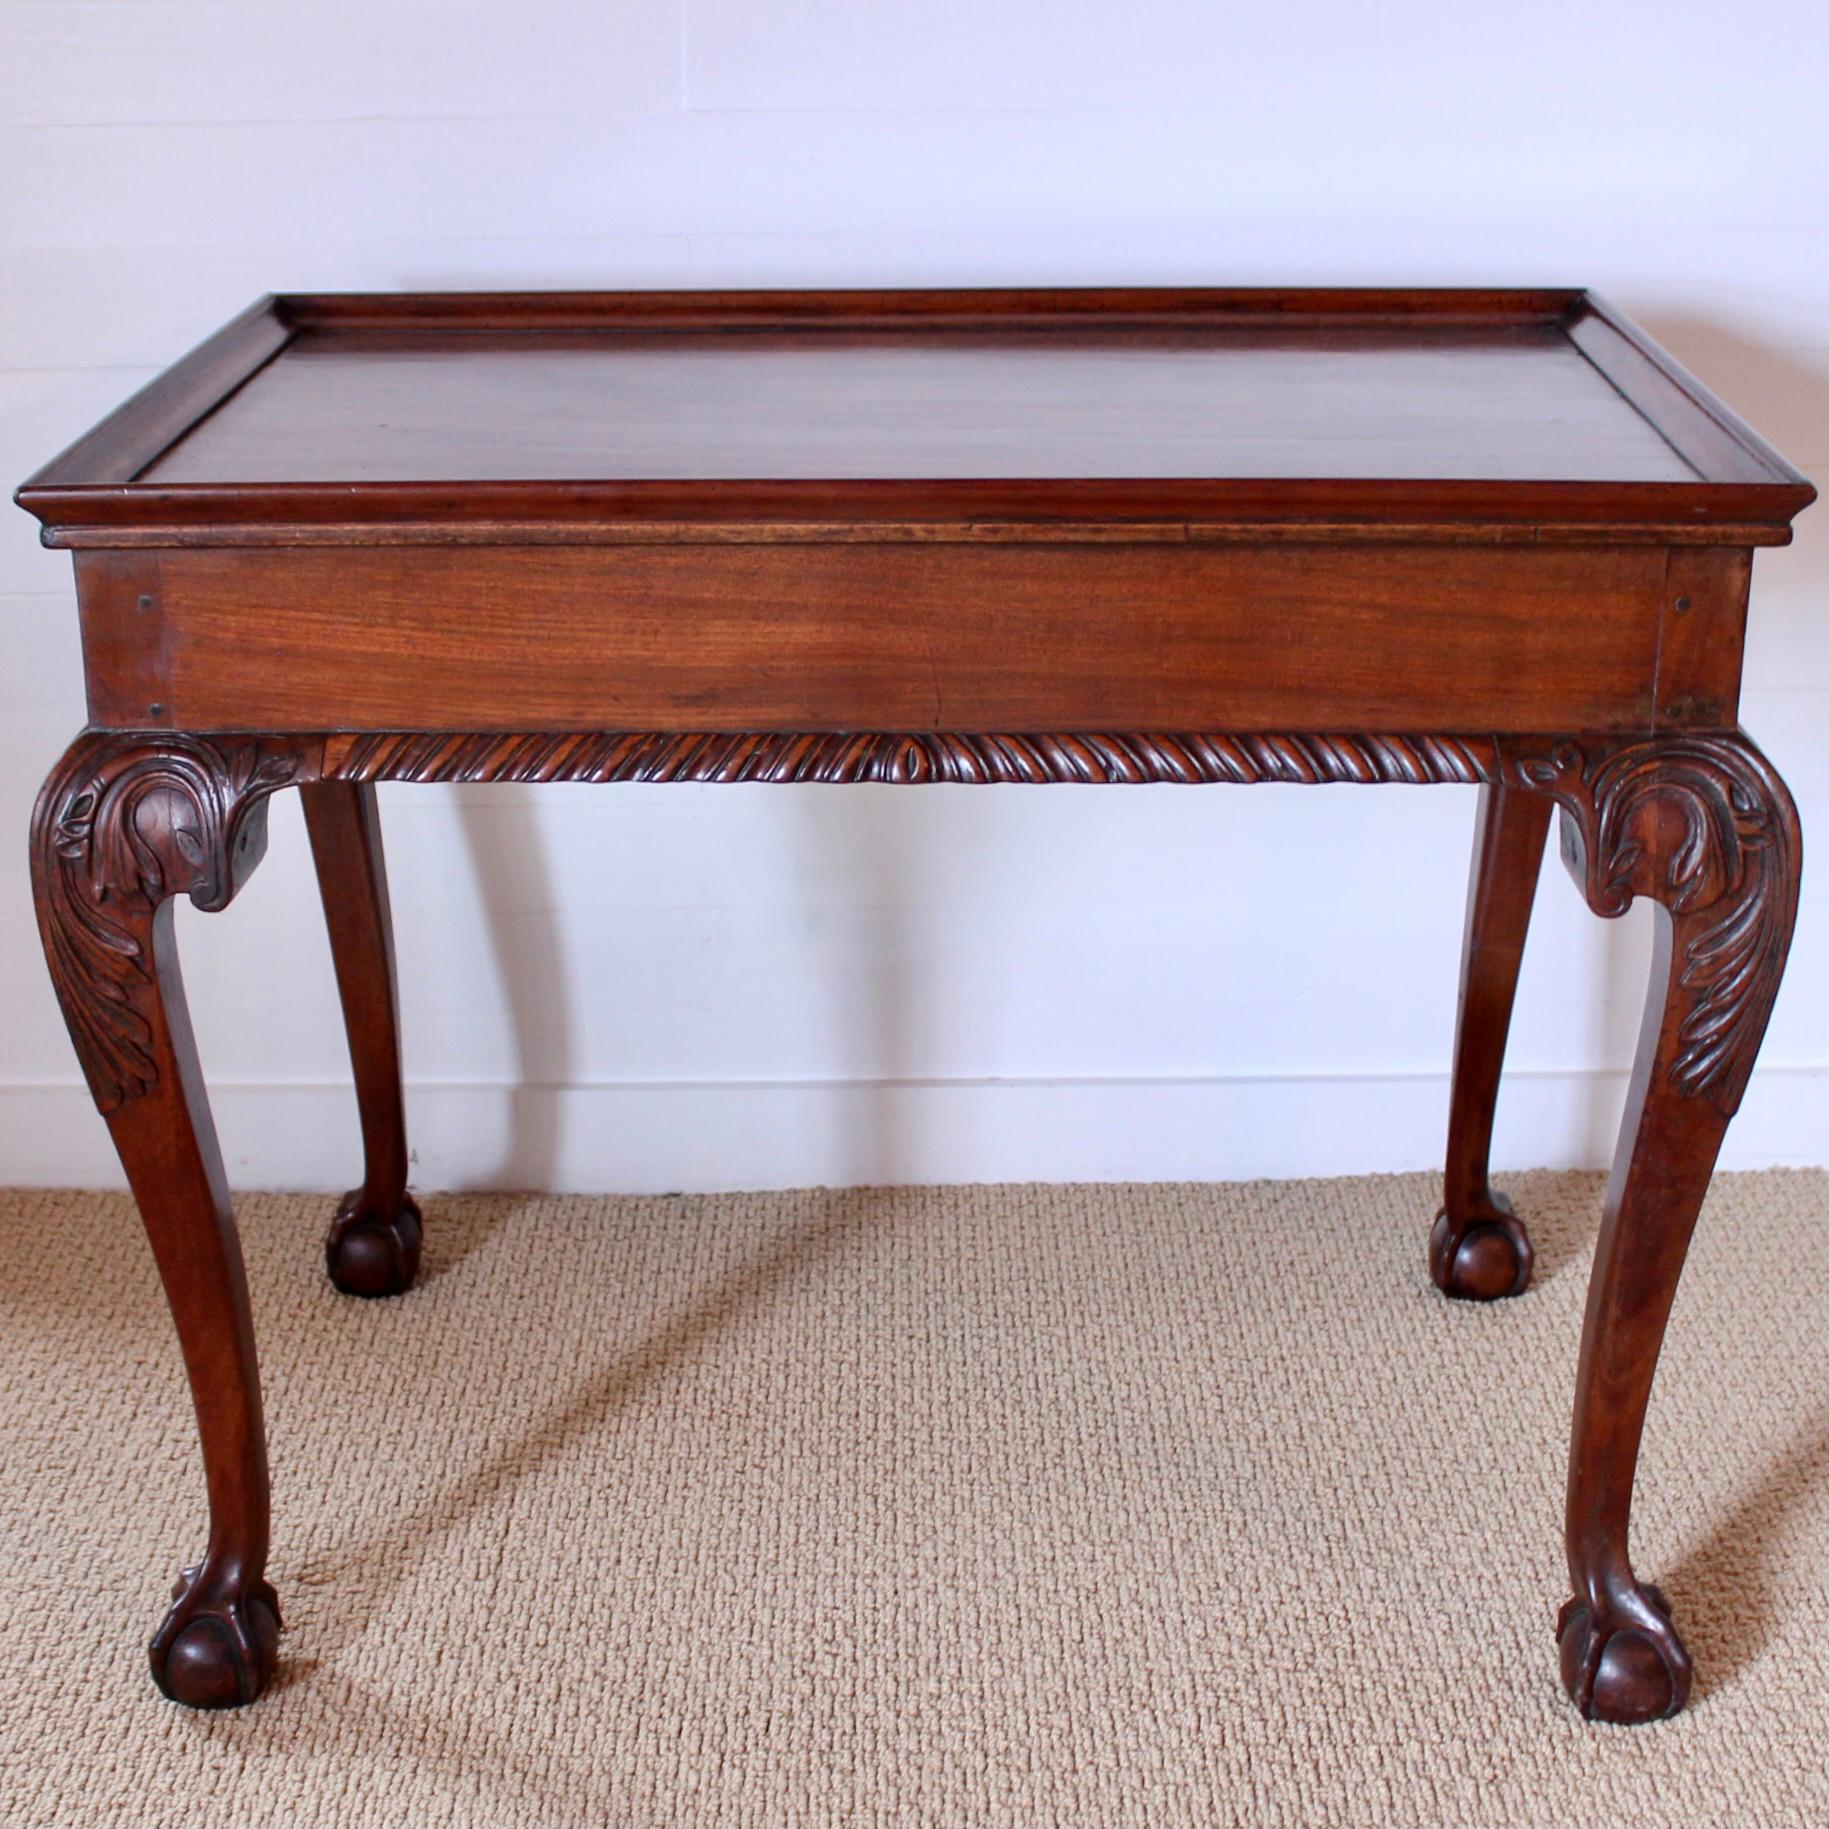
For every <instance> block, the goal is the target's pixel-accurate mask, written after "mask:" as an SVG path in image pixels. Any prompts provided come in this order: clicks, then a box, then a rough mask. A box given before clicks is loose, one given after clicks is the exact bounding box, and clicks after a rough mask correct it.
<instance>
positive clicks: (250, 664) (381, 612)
mask: <svg viewBox="0 0 1829 1829" xmlns="http://www.w3.org/2000/svg"><path fill="white" fill-rule="evenodd" d="M1749 571H1750V553H1748V552H1747V551H1746V550H1745V549H1740V548H1727V549H1720V548H1703V547H1669V548H1665V547H1633V546H1601V545H1596V546H1593V547H1571V546H1561V545H1557V546H1542V547H1535V546H1505V547H1493V548H1481V547H1465V546H1434V545H1421V544H1419V545H1415V546H1409V545H1329V544H1321V543H1317V544H1315V545H1312V546H1309V545H1301V544H1289V543H1284V542H1276V543H1270V544H1265V545H1263V546H1252V545H1243V546H1241V545H1216V546H1211V547H1198V546H1196V547H1185V548H1183V547H1165V546H1163V545H1161V544H1144V543H1139V544H1136V545H1128V544H1111V545H1094V546H1087V545H1060V546H1053V545H1045V544H1037V543H1034V542H1026V543H1023V544H1021V545H1011V546H997V545H986V546H973V545H933V546H922V545H919V544H908V543H896V544H883V545H877V546H872V545H857V544H844V545H830V546H824V545H804V544H801V545H787V544H757V545H753V546H746V545H738V546H679V547H671V546H669V547H640V546H633V547H577V548H569V547H557V548H555V547H512V546H508V547H482V548H476V547H472V548H463V549H447V548H411V547H407V548H328V549H326V548H321V547H313V548H303V549H296V550H290V549H271V548H260V549H255V548H209V549H199V550H180V549H170V550H161V549H155V550H113V549H102V550H96V551H89V552H84V553H81V554H79V555H78V557H77V574H78V584H79V594H80V600H81V607H82V617H83V635H84V657H85V665H86V668H87V676H88V686H89V709H90V717H91V721H92V722H93V723H94V724H96V725H98V726H101V727H105V728H116V729H148V728H151V729H161V728H166V729H181V730H190V731H199V732H204V731H221V730H243V731H246V730H263V731H271V732H275V733H279V732H288V731H326V730H352V731H359V730H389V731H397V730H470V731H488V730H509V731H534V730H645V731H698V732H719V731H756V730H774V731H807V732H818V731H908V732H920V731H997V732H1022V731H1062V730H1156V731H1162V730H1183V731H1187V730H1204V731H1224V730H1233V731H1237V730H1278V729H1282V730H1302V729H1306V730H1329V729H1333V730H1341V729H1346V730H1357V731H1365V732H1380V731H1404V732H1411V733H1415V732H1425V731H1466V730H1483V731H1496V732H1503V731H1525V730H1529V731H1544V730H1585V731H1595V732H1601V731H1625V730H1638V731H1653V730H1658V729H1663V728H1698V729H1705V728H1714V729H1720V728H1726V727H1730V726H1732V724H1733V723H1734V721H1735V717H1736V715H1737V694H1738V677H1739V671H1740V659H1741V644H1742V639H1743V633H1744V618H1745V610H1746V596H1747V582H1748V576H1749Z"/></svg>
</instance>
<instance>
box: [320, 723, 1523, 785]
mask: <svg viewBox="0 0 1829 1829" xmlns="http://www.w3.org/2000/svg"><path fill="white" fill-rule="evenodd" d="M330 742H331V755H330V767H331V770H332V772H334V773H335V774H337V775H339V776H342V777H345V778H348V779H351V780H364V781H366V780H389V781H656V782H658V781H702V782H744V781H769V782H803V783H804V782H828V783H851V782H867V781H882V782H901V783H918V782H959V783H970V784H974V785H991V784H998V783H1004V784H1018V783H1042V782H1098V783H1114V784H1115V783H1130V784H1138V783H1145V782H1183V783H1189V784H1193V783H1218V782H1232V783H1235V784H1239V785H1243V784H1247V783H1253V782H1265V781H1288V782H1308V783H1317V782H1326V781H1358V782H1410V783H1414V784H1418V785H1420V784H1423V783H1427V782H1446V781H1459V782H1477V781H1482V780H1485V779H1486V778H1487V777H1488V775H1489V773H1490V770H1491V765H1492V763H1491V758H1492V747H1493V746H1492V743H1491V741H1490V739H1488V740H1486V741H1484V742H1483V743H1482V742H1481V741H1480V740H1478V739H1475V740H1472V741H1471V742H1470V741H1468V740H1463V739H1460V738H1454V737H1384V736H1378V737H1365V736H1346V737H1334V736H1257V735H1253V736H1183V735H1173V736H1163V735H1114V734H1092V735H1082V734H1073V735H1023V736H976V735H949V734H945V733H928V732H922V733H919V734H915V735H907V736H903V735H883V734H877V733H870V734H864V735H846V734H831V733H817V734H801V735H762V734H736V735H730V734H722V735H704V734H700V735H692V734H685V735H681V734H672V735H663V736H644V735H640V734H628V733H617V732H608V733H598V734H594V735H588V736H552V735H541V736H454V735H452V736H447V735H424V734H415V735H401V736H368V737H356V738H352V739H348V747H347V749H340V748H339V746H338V745H339V740H337V739H331V740H330Z"/></svg>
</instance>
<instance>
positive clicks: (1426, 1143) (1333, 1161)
mask: <svg viewBox="0 0 1829 1829" xmlns="http://www.w3.org/2000/svg"><path fill="white" fill-rule="evenodd" d="M212 1096H213V1102H214V1107H215V1112H216V1120H217V1126H218V1129H219V1131H220V1133H221V1136H222V1144H223V1153H224V1156H225V1158H226V1159H227V1162H228V1166H229V1173H230V1176H231V1179H232V1180H233V1181H234V1182H235V1183H236V1184H237V1185H239V1186H242V1187H265V1188H300V1189H316V1190H324V1191H330V1190H335V1189H340V1188H342V1187H344V1186H346V1185H348V1184H349V1183H351V1182H352V1181H354V1180H355V1179H357V1170H358V1161H359V1146H358V1142H357V1133H356V1122H355V1103H354V1099H353V1097H352V1095H351V1093H350V1091H349V1089H348V1088H347V1087H346V1086H342V1085H335V1086H327V1085H295V1086H277V1085H233V1084H231V1085H218V1086H216V1087H215V1088H214V1089H213V1094H212ZM1624 1096H1625V1075H1624V1074H1622V1073H1518V1074H1514V1075H1512V1076H1510V1077H1508V1079H1507V1081H1506V1090H1505V1096H1504V1100H1503V1103H1502V1105H1501V1108H1500V1113H1499V1134H1498V1138H1497V1142H1496V1147H1495V1160H1496V1161H1497V1162H1498V1163H1499V1165H1500V1166H1502V1167H1512V1168H1518V1167H1552V1168H1595V1167H1601V1166H1604V1165H1605V1163H1606V1162H1607V1160H1608V1159H1609V1157H1610V1156H1611V1153H1612V1147H1613V1130H1614V1127H1615V1126H1616V1125H1617V1123H1618V1121H1619V1111H1620V1106H1621V1103H1622V1101H1623V1099H1624ZM1447 1102H1448V1082H1447V1076H1446V1075H1443V1074H1427V1075H1414V1076H1410V1075H1402V1076H1399V1075H1390V1076H1387V1075H1376V1076H1357V1077H1341V1078H1326V1077H1318V1076H1315V1077H1301V1078H1287V1079H1235V1080H1228V1079H1198V1080H1050V1081H1007V1080H1005V1081H927V1082H922V1081H912V1082H910V1081H888V1082H877V1083H858V1082H828V1083H812V1084H792V1083H789V1084H738V1085H716V1084H680V1085H584V1086H530V1087H518V1088H517V1087H505V1086H495V1085H472V1086H464V1085H422V1086H415V1087H412V1088H410V1089H409V1092H408V1114H409V1127H410V1130H411V1142H412V1147H413V1158H414V1171H413V1178H414V1184H415V1185H416V1186H419V1187H424V1188H536V1187H537V1188H552V1189H556V1190H566V1191H581V1192H623V1193H661V1192H668V1191H674V1190H678V1191H711V1190H717V1189H731V1188H775V1187H810V1186H847V1185H871V1184H876V1185H880V1184H884V1183H893V1182H972V1181H1164V1180H1192V1181H1217V1180H1227V1181H1230V1180H1250V1179H1257V1178H1267V1179H1278V1178H1284V1177H1290V1176H1300V1175H1345V1174H1361V1173H1374V1172H1385V1171H1395V1170H1404V1169H1421V1168H1431V1167H1434V1166H1436V1165H1437V1164H1438V1163H1439V1161H1440V1158H1441V1149H1442V1131H1443V1126H1444V1123H1445V1118H1446V1113H1447ZM1825 1160H1829V1071H1820V1070H1812V1069H1807V1068H1797V1069H1787V1068H1772V1069H1768V1070H1765V1071H1762V1072H1761V1073H1759V1074H1758V1075H1756V1076H1755V1079H1754V1082H1753V1087H1752V1090H1751V1091H1750V1092H1749V1093H1748V1095H1747V1099H1746V1103H1745V1105H1744V1106H1743V1108H1742V1110H1741V1113H1740V1116H1739V1117H1738V1119H1737V1120H1736V1121H1735V1124H1734V1127H1733V1129H1732V1130H1731V1131H1730V1132H1729V1134H1728V1142H1727V1148H1726V1150H1725V1151H1724V1153H1723V1155H1722V1165H1723V1166H1724V1167H1729V1168H1765V1167H1771V1166H1774V1165H1784V1166H1796V1167H1804V1166H1812V1165H1815V1164H1820V1163H1822V1162H1824V1161H1825ZM0 1183H5V1184H10V1185H14V1186H38V1187H112V1186H119V1185H120V1184H121V1175H120V1167H119V1164H118V1163H117V1162H116V1160H115V1157H114V1153H113V1150H112V1148H111V1147H110V1144H109V1140H108V1134H107V1131H106V1129H105V1127H104V1126H103V1124H102V1122H101V1120H100V1119H99V1118H98V1117H97V1116H96V1114H95V1110H94V1108H93V1106H92V1105H91V1104H90V1103H89V1098H88V1095H87V1093H86V1092H85V1091H84V1090H83V1089H82V1088H81V1087H80V1086H75V1085H63V1086H10V1087H0Z"/></svg>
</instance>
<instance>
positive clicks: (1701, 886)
mask: <svg viewBox="0 0 1829 1829" xmlns="http://www.w3.org/2000/svg"><path fill="white" fill-rule="evenodd" d="M1501 748H1502V754H1503V757H1504V762H1505V766H1506V768H1507V771H1508V773H1509V774H1510V775H1511V776H1512V777H1513V778H1515V779H1516V780H1518V781H1519V782H1520V783H1522V784H1523V785H1525V786H1528V787H1534V788H1537V789H1539V790H1541V791H1542V792H1544V793H1546V794H1548V795H1549V796H1550V797H1551V798H1552V799H1554V800H1555V801H1556V802H1557V804H1558V805H1559V806H1560V807H1561V808H1562V810H1563V813H1564V816H1565V817H1564V821H1563V848H1564V854H1565V857H1566V859H1567V862H1568V864H1569V868H1570V869H1571V871H1572V872H1573V873H1574V875H1575V877H1576V879H1577V881H1578V882H1580V883H1581V885H1582V888H1583V891H1584V893H1585V894H1586V896H1587V899H1588V903H1589V905H1590V906H1591V907H1592V908H1593V909H1594V911H1595V912H1596V913H1597V914H1602V915H1617V914H1621V913H1623V912H1624V911H1625V909H1626V908H1627V907H1628V906H1629V905H1630V904H1631V902H1632V900H1633V898H1634V897H1635V896H1641V895H1642V896H1649V897H1650V898H1652V899H1653V900H1655V901H1658V902H1661V903H1662V904H1663V905H1664V906H1665V907H1666V908H1667V909H1669V911H1670V913H1671V916H1672V918H1673V920H1674V922H1675V925H1676V937H1675V945H1676V955H1675V957H1676V969H1675V972H1674V976H1673V981H1672V984H1671V987H1670V995H1671V997H1672V998H1673V999H1675V1000H1677V1001H1678V1004H1679V1009H1680V1014H1679V1016H1678V1024H1679V1026H1678V1031H1677V1046H1676V1048H1675V1050H1674V1052H1673V1054H1672V1056H1671V1060H1670V1067H1669V1077H1670V1083H1671V1086H1672V1088H1673V1089H1674V1090H1675V1091H1676V1092H1678V1093H1679V1094H1681V1095H1682V1096H1684V1097H1686V1098H1696V1097H1705V1098H1707V1099H1709V1100H1710V1101H1711V1102H1712V1103H1713V1104H1714V1105H1715V1106H1716V1107H1717V1108H1718V1109H1719V1110H1720V1111H1721V1112H1722V1113H1723V1114H1724V1115H1727V1116H1732V1114H1733V1113H1734V1111H1735V1110H1736V1109H1738V1107H1739V1104H1740V1100H1741V1097H1742V1096H1743V1095H1744V1093H1745V1091H1746V1085H1747V1080H1748V1077H1749V1076H1750V1075H1751V1073H1752V1070H1753V1061H1754V1057H1755V1056H1756V1055H1757V1053H1758V1051H1759V1044H1760V1041H1761V1039H1762V1038H1763V1036H1764V1034H1765V1025H1766V1018H1767V1016H1768V1014H1769V1013H1770V1011H1771V1007H1772V1000H1773V998H1774V997H1775V996H1776V995H1777V992H1778V983H1779V979H1780V978H1781V976H1782V975H1783V972H1784V962H1785V954H1786V952H1787V950H1788V949H1789V946H1790V938H1791V928H1792V925H1793V923H1794V922H1795V920H1796V916H1797V876H1798V864H1799V860H1800V853H1801V850H1802V844H1801V840H1800V837H1799V833H1798V825H1797V810H1796V808H1795V807H1794V806H1793V805H1792V802H1791V796H1790V793H1789V791H1788V790H1787V789H1786V787H1785V785H1784V782H1783V781H1782V780H1781V779H1780V778H1779V776H1778V774H1777V772H1776V770H1774V769H1773V767H1772V765H1771V764H1770V763H1769V762H1768V761H1767V760H1766V759H1765V757H1764V756H1763V755H1761V754H1760V752H1759V750H1758V749H1757V748H1756V747H1755V746H1754V745H1753V744H1752V743H1751V742H1750V741H1749V740H1748V739H1747V738H1746V737H1744V736H1742V735H1740V734H1739V733H1737V732H1736V733H1726V734H1721V735H1714V734H1682V735H1673V736H1662V737H1648V738H1642V739H1634V740H1630V741H1624V742H1620V743H1617V744H1608V743H1606V742H1605V741H1604V740H1602V741H1597V742H1591V743H1583V742H1576V741H1569V742H1563V743H1557V744H1555V745H1554V746H1552V747H1551V748H1549V749H1547V750H1543V751H1537V752H1527V751H1523V750H1520V749H1518V748H1515V747H1514V746H1513V745H1511V744H1510V743H1506V744H1504V745H1502V746H1501Z"/></svg>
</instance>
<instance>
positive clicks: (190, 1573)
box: [150, 1568, 280, 1708]
mask: <svg viewBox="0 0 1829 1829" xmlns="http://www.w3.org/2000/svg"><path fill="white" fill-rule="evenodd" d="M172 1599H173V1600H174V1601H175V1602H176V1603H177V1604H176V1605H175V1606H174V1607H173V1608H172V1610H171V1611H170V1612H169V1613H168V1614H166V1616H165V1623H164V1624H163V1625H162V1626H160V1628H159V1632H158V1636H157V1637H156V1638H155V1639H154V1640H153V1641H152V1645H151V1648H150V1649H151V1654H152V1680H153V1681H154V1682H155V1683H156V1684H158V1686H159V1689H160V1690H161V1692H162V1693H163V1694H165V1695H166V1696H168V1697H169V1698H170V1699H171V1700H172V1701H174V1702H181V1703H183V1705H184V1706H185V1707H186V1708H243V1707H245V1706H246V1705H247V1704H248V1703H250V1702H252V1701H253V1700H254V1699H255V1697H256V1696H258V1695H259V1694H260V1692H261V1691H262V1690H263V1689H265V1688H266V1687H267V1684H268V1683H269V1682H271V1681H272V1678H273V1669H274V1666H275V1664H276V1663H277V1662H278V1659H279V1623H280V1622H279V1596H278V1595H277V1594H275V1593H274V1591H273V1588H272V1585H271V1583H269V1582H265V1581H262V1582H257V1583H256V1584H255V1585H254V1587H252V1588H251V1589H249V1590H248V1591H247V1592H246V1593H243V1594H233V1593H229V1594H222V1593H218V1592H215V1591H214V1584H213V1583H211V1582H209V1581H207V1580H206V1579H205V1578H204V1575H203V1570H202V1569H201V1568H194V1569H186V1570H185V1571H184V1573H183V1574H182V1575H180V1576H179V1577H178V1581H177V1585H176V1586H175V1587H173V1589H172Z"/></svg>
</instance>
